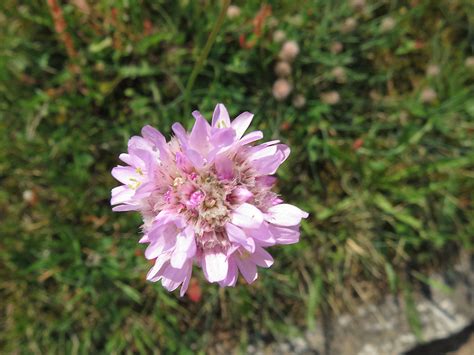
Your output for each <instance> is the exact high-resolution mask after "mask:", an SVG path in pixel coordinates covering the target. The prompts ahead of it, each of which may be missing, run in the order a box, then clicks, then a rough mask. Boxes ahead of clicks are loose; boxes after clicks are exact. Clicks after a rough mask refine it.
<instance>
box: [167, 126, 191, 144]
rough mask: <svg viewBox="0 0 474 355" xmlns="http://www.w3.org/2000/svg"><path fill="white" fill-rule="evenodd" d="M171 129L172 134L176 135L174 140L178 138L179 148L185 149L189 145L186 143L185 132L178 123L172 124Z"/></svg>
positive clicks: (186, 135) (186, 136)
mask: <svg viewBox="0 0 474 355" xmlns="http://www.w3.org/2000/svg"><path fill="white" fill-rule="evenodd" d="M171 129H172V130H173V132H174V134H175V135H176V138H178V140H179V143H180V144H181V146H183V147H185V148H187V147H188V145H189V143H188V134H187V133H186V130H185V129H184V127H183V126H182V125H181V124H180V123H174V124H173V125H172V126H171Z"/></svg>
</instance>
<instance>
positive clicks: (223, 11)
mask: <svg viewBox="0 0 474 355" xmlns="http://www.w3.org/2000/svg"><path fill="white" fill-rule="evenodd" d="M229 5H230V0H224V2H223V4H222V8H221V12H220V13H219V17H218V18H217V21H216V23H215V24H214V27H213V28H212V31H211V33H210V34H209V37H208V38H207V42H206V45H205V46H204V49H203V50H202V52H201V55H200V56H199V58H198V60H197V62H196V64H194V68H193V71H192V72H191V75H190V77H189V80H188V83H187V84H186V89H185V91H184V107H185V114H186V113H188V112H189V99H190V96H191V90H192V89H193V86H194V82H195V81H196V78H197V76H198V75H199V73H200V72H201V70H202V67H203V65H204V62H205V61H206V59H207V57H208V55H209V52H210V51H211V48H212V45H213V44H214V42H215V40H216V37H217V33H218V32H219V30H220V29H221V27H222V24H223V23H224V19H225V16H226V14H227V8H228V7H229Z"/></svg>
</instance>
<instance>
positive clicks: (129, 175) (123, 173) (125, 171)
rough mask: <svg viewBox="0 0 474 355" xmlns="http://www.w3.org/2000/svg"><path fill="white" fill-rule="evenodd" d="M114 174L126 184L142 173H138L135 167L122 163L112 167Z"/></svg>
mask: <svg viewBox="0 0 474 355" xmlns="http://www.w3.org/2000/svg"><path fill="white" fill-rule="evenodd" d="M112 176H113V177H114V178H116V179H117V180H118V181H120V182H121V183H122V184H125V185H127V184H129V183H130V179H139V178H140V175H138V174H137V172H136V170H135V168H132V167H131V166H121V165H119V166H116V167H115V168H113V169H112Z"/></svg>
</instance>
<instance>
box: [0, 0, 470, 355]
mask: <svg viewBox="0 0 474 355" xmlns="http://www.w3.org/2000/svg"><path fill="white" fill-rule="evenodd" d="M225 3H226V1H224V2H220V1H207V0H200V1H190V0H179V1H164V0H159V1H140V0H120V1H112V0H101V1H90V0H70V1H59V0H48V1H39V0H25V1H14V0H4V1H2V2H1V4H0V9H1V13H0V352H2V353H17V354H21V353H28V354H29V353H34V354H41V353H111V354H113V353H144V354H146V353H153V352H155V353H159V352H162V353H183V354H187V353H197V352H201V353H211V354H212V353H219V354H220V353H223V352H232V351H234V352H239V351H240V352H242V353H246V352H257V353H258V352H259V351H260V352H261V353H263V352H264V351H270V353H279V352H280V353H298V352H299V353H318V352H320V353H323V354H330V353H341V354H345V353H346V354H352V353H357V351H359V350H357V351H356V347H352V348H350V347H349V348H348V349H346V350H339V351H335V350H334V349H337V344H336V345H334V344H333V343H334V341H332V340H331V339H334V336H332V335H331V334H336V339H337V334H338V333H337V332H338V331H337V329H336V328H337V327H339V328H340V327H344V326H351V325H352V324H354V322H353V320H354V318H353V317H354V314H356V315H357V314H359V313H361V314H362V313H364V312H362V311H361V310H367V309H369V310H370V312H369V313H371V314H372V315H373V316H374V317H375V318H374V319H375V320H371V321H369V323H371V324H372V325H376V324H383V319H384V317H385V316H384V315H383V312H381V311H379V308H376V306H374V305H377V304H382V305H383V304H385V303H384V302H386V300H387V299H392V301H393V305H394V307H395V308H394V309H395V311H394V314H396V316H397V317H402V318H403V319H405V320H406V321H405V320H403V321H401V322H402V323H400V324H403V325H397V324H398V323H397V324H395V325H393V324H392V328H393V329H392V330H393V331H394V334H395V336H396V335H397V334H401V332H402V330H401V329H402V327H405V328H406V329H405V328H403V332H404V333H403V334H405V335H406V337H408V338H409V339H411V342H410V341H407V344H412V345H413V344H415V343H419V342H422V341H429V340H430V339H431V338H433V337H430V336H429V335H427V334H426V332H424V329H425V328H424V327H425V324H426V319H424V318H423V314H422V313H423V309H422V308H423V307H421V308H420V307H419V303H418V302H419V300H420V297H431V296H432V295H433V293H441V294H444V295H445V297H447V298H446V300H447V302H448V301H449V302H451V301H450V300H453V299H454V296H453V295H454V294H455V293H456V292H455V287H456V286H455V285H456V277H454V278H451V280H454V281H452V283H451V284H449V282H448V284H446V282H445V279H446V278H445V277H444V276H445V275H446V273H448V274H449V272H450V270H454V271H453V273H451V274H449V275H451V276H452V275H454V276H456V275H458V276H459V275H460V276H459V277H461V279H462V280H464V281H465V283H466V282H468V281H469V279H470V278H471V279H472V266H469V264H470V257H471V256H472V254H471V253H472V250H473V249H472V247H473V234H474V232H473V231H474V218H473V217H474V215H473V212H474V207H473V197H474V196H473V194H474V151H473V145H474V139H473V138H474V96H473V93H474V91H473V84H474V53H473V43H474V41H473V39H474V32H473V27H472V25H473V18H474V11H473V4H472V2H471V1H468V0H444V1H434V0H433V1H429V0H409V1H397V0H392V1H369V0H366V1H364V0H347V1H346V0H337V1H324V0H314V1H289V0H288V1H285V0H283V1H268V2H261V1H236V2H234V3H233V4H232V5H231V6H230V7H228V8H227V9H225V8H224V10H222V9H223V7H224V6H225V5H226V4H225ZM221 11H223V16H221V17H219V14H220V12H221ZM219 18H221V19H222V20H224V21H223V24H222V27H221V28H220V29H219V31H218V33H217V36H216V39H215V42H213V43H212V44H213V45H212V48H211V50H210V52H209V55H208V57H207V60H206V61H205V62H204V63H203V64H204V65H203V67H202V70H200V68H199V67H196V63H197V62H198V59H199V56H200V55H201V54H202V53H203V48H204V46H205V44H206V41H207V39H208V36H209V33H210V32H211V31H212V29H213V28H214V27H215V26H216V22H218V19H219ZM193 68H194V69H195V71H196V72H195V74H197V76H196V80H195V82H194V83H192V82H191V83H190V80H189V79H190V76H191V72H192V71H193ZM219 102H222V103H224V104H225V105H226V106H227V108H228V109H229V111H230V113H231V116H233V117H235V116H236V115H237V114H238V113H240V112H242V111H250V112H253V113H254V114H255V119H254V121H253V124H252V128H254V129H261V130H263V131H264V134H265V138H266V139H270V138H273V139H280V140H282V141H283V142H284V143H287V144H288V145H290V147H291V148H292V154H291V155H290V158H289V159H288V161H287V162H286V163H285V164H284V166H283V167H282V168H281V169H280V170H279V173H278V177H279V183H278V191H279V193H281V194H282V195H283V196H284V198H285V200H286V201H288V202H289V203H292V204H295V205H298V206H299V207H301V208H303V209H304V210H306V211H308V212H310V218H309V219H307V220H306V221H304V222H303V225H302V236H301V241H300V242H299V243H298V244H295V245H290V246H285V247H274V248H272V249H270V250H269V251H270V252H271V253H272V254H273V255H274V257H275V264H274V266H273V267H272V268H271V269H268V270H263V269H262V270H260V273H259V278H258V280H257V281H256V282H255V283H254V284H252V285H250V286H248V285H246V284H245V283H244V282H239V283H238V285H237V286H236V287H235V288H228V289H219V288H218V287H217V286H216V285H213V284H208V283H206V282H205V281H204V279H203V278H202V277H201V273H200V272H195V273H194V278H193V280H192V283H191V287H190V290H189V291H188V294H187V295H186V296H185V297H183V298H179V297H178V295H177V294H175V293H173V294H170V293H168V292H167V291H165V290H164V289H163V288H162V287H161V285H160V284H152V283H149V282H146V281H145V275H146V271H147V269H148V268H149V267H150V265H149V264H148V262H147V261H146V259H145V258H144V257H143V251H144V248H143V246H142V245H139V244H138V243H137V241H138V239H139V238H140V229H139V226H140V224H141V219H140V216H139V215H138V214H136V213H125V214H119V213H112V212H111V208H110V206H109V198H110V190H111V189H112V188H113V187H115V186H117V185H118V183H117V182H116V181H114V179H113V178H112V176H111V175H110V171H111V169H112V167H114V166H115V165H117V164H118V155H119V153H121V152H124V151H125V150H126V144H127V140H128V138H129V137H130V136H132V135H136V134H139V132H140V129H141V127H142V126H144V125H146V124H151V125H153V126H155V127H157V128H158V129H159V130H160V131H162V132H163V133H164V134H166V135H167V136H168V137H169V134H170V127H171V124H172V123H173V122H176V121H178V122H181V123H183V125H185V126H186V127H188V128H189V127H190V125H191V124H192V122H193V118H192V116H191V111H192V110H194V109H199V110H200V111H201V112H202V113H203V114H205V115H206V117H208V118H209V119H210V115H211V114H212V110H213V108H214V106H215V105H216V104H217V103H219ZM459 265H461V266H462V267H461V269H462V270H461V271H459V270H460V269H459ZM463 265H464V266H463ZM466 265H467V268H466V267H465V266H466ZM463 267H464V269H463ZM456 270H458V271H456ZM440 275H441V276H440ZM443 275H444V276H443ZM449 275H448V276H449ZM467 285H468V286H467V287H468V289H469V284H467ZM471 285H472V284H471ZM471 291H472V288H471ZM471 300H472V299H471ZM452 302H454V301H452ZM451 306H453V307H454V308H455V303H451ZM374 307H375V308H374ZM425 308H426V307H425ZM451 308H452V307H451ZM466 309H468V308H466ZM469 312H471V313H469ZM366 313H367V312H366ZM462 316H464V318H465V322H464V323H462V324H464V325H462V324H461V325H460V326H459V327H458V328H456V329H457V330H456V331H458V330H459V329H461V328H462V327H464V326H465V324H467V323H469V322H470V321H471V320H472V309H471V311H466V312H464V313H463V314H462ZM387 317H389V318H390V317H391V316H390V315H388V316H387ZM393 317H395V316H393ZM402 318H401V319H402ZM404 322H405V323H404ZM466 322H467V323H466ZM458 325H459V324H458ZM379 328H380V327H379ZM382 328H383V327H382ZM341 329H342V328H341ZM343 329H346V333H345V334H346V335H345V337H340V338H339V339H342V338H344V339H345V338H346V337H349V338H350V335H351V332H352V331H350V330H348V329H349V328H343ZM360 329H365V328H360V327H359V330H360ZM377 329H378V328H377ZM379 331H380V329H379ZM471 331H472V327H471ZM353 334H355V333H353ZM364 334H365V336H368V337H369V338H370V337H372V335H371V334H373V332H372V333H371V332H370V329H369V330H367V331H363V332H361V334H360V336H357V339H353V340H354V341H355V342H357V341H359V342H360V341H362V340H361V339H364ZM408 338H406V339H408ZM295 339H296V340H295ZM406 339H405V340H406ZM463 339H465V337H464V338H463ZM344 341H347V339H345V340H344ZM367 341H368V340H367ZM331 342H332V343H331ZM462 342H464V340H463V341H462ZM272 344H273V345H272ZM274 344H279V345H278V346H280V348H276V347H275V346H276V345H274ZM331 344H333V345H332V346H331ZM360 346H361V347H360V349H362V350H360V351H362V352H359V353H361V354H362V353H364V352H363V351H364V349H366V350H367V349H368V350H370V347H367V344H365V347H364V344H362V345H360ZM374 346H375V345H374ZM407 346H408V345H407ZM410 346H411V345H410ZM268 349H270V350H268ZM272 349H273V350H272ZM298 349H299V350H298ZM321 349H322V350H321ZM357 349H359V348H357ZM377 349H378V348H376V350H377ZM393 349H398V350H400V349H399V348H390V347H389V348H387V349H386V352H384V350H380V349H379V350H378V351H376V352H373V353H378V354H383V353H387V354H391V353H396V352H397V351H398V350H397V351H395V350H393ZM405 349H406V347H405ZM471 349H472V348H471ZM368 350H367V351H368ZM267 353H268V352H267ZM365 353H367V354H369V353H370V352H365Z"/></svg>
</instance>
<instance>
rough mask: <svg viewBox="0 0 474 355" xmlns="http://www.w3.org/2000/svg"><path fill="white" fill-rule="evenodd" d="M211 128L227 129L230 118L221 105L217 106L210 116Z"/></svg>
mask: <svg viewBox="0 0 474 355" xmlns="http://www.w3.org/2000/svg"><path fill="white" fill-rule="evenodd" d="M212 127H216V128H229V127H230V117H229V113H228V112H227V109H226V108H225V106H224V105H223V104H217V106H216V108H215V109H214V114H213V115H212Z"/></svg>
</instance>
